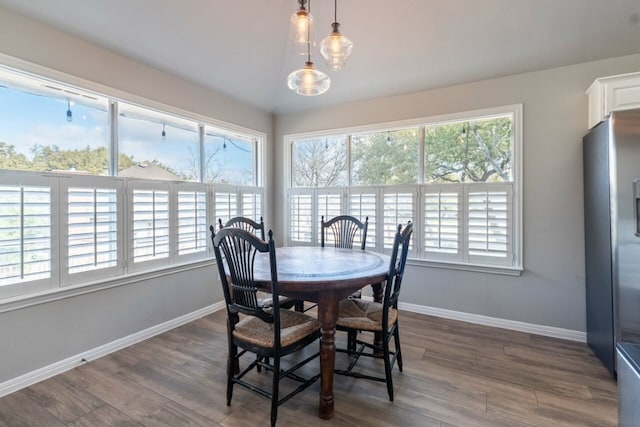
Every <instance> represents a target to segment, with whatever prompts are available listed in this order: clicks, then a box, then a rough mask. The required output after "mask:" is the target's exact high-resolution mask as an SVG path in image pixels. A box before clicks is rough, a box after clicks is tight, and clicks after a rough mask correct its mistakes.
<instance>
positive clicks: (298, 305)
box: [295, 300, 304, 313]
mask: <svg viewBox="0 0 640 427" xmlns="http://www.w3.org/2000/svg"><path fill="white" fill-rule="evenodd" d="M295 310H296V311H297V312H298V313H304V301H303V300H298V301H296V305H295Z"/></svg>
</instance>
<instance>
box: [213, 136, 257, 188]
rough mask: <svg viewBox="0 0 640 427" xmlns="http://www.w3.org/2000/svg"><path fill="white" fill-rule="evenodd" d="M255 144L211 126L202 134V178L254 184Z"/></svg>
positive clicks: (214, 181) (221, 181)
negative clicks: (226, 134) (223, 133)
mask: <svg viewBox="0 0 640 427" xmlns="http://www.w3.org/2000/svg"><path fill="white" fill-rule="evenodd" d="M254 147H255V144H254V143H253V141H251V140H250V139H243V138H239V137H227V136H224V135H221V134H220V133H219V132H216V131H215V130H213V129H211V128H208V127H207V128H206V129H205V135H204V180H205V182H209V183H215V184H232V185H255V184H256V170H255V161H254V155H255V148H254Z"/></svg>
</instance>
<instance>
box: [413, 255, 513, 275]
mask: <svg viewBox="0 0 640 427" xmlns="http://www.w3.org/2000/svg"><path fill="white" fill-rule="evenodd" d="M407 264H408V265H415V266H418V267H432V268H447V269H450V270H460V271H472V272H475V273H488V274H501V275H505V276H520V275H522V272H523V271H524V269H523V268H522V267H509V266H502V265H487V264H462V263H456V262H446V261H432V260H426V259H420V258H409V259H407Z"/></svg>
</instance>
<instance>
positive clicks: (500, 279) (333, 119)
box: [273, 55, 640, 332]
mask: <svg viewBox="0 0 640 427" xmlns="http://www.w3.org/2000/svg"><path fill="white" fill-rule="evenodd" d="M638 70H640V55H633V56H627V57H620V58H614V59H609V60H603V61H598V62H591V63H585V64H578V65H573V66H568V67H563V68H557V69H551V70H544V71H538V72H531V73H525V74H519V75H512V76H507V77H503V78H498V79H492V80H486V81H480V82H475V83H470V84H464V85H458V86H452V87H447V88H442V89H437V90H431V91H425V92H418V93H411V94H405V95H398V96H393V97H388V98H382V99H374V100H369V101H365V102H356V103H351V104H346V105H340V106H337V107H333V108H326V109H322V110H316V111H308V112H301V113H297V114H288V115H282V116H277V117H276V129H275V141H276V144H275V149H276V151H275V153H274V157H275V161H276V163H275V165H274V171H276V174H277V175H276V176H275V185H276V187H275V189H274V195H275V197H276V203H275V207H276V210H275V212H274V215H273V217H274V218H283V217H284V213H285V211H284V209H285V206H286V198H285V192H284V188H285V183H284V179H285V178H284V177H285V175H284V172H283V171H284V170H285V165H284V164H283V159H284V152H283V142H282V141H283V136H284V135H287V134H293V133H300V132H311V131H317V130H323V129H337V128H344V127H350V126H358V125H367V124H372V123H376V122H378V123H380V122H390V121H396V120H403V119H412V118H418V117H428V116H435V115H439V114H445V113H454V112H461V111H469V110H475V109H480V108H486V107H494V106H501V105H509V104H518V103H522V104H523V105H524V107H523V108H524V147H523V149H524V155H523V157H524V183H523V187H524V189H523V191H524V237H523V241H524V269H525V271H524V273H523V274H522V276H520V277H510V276H502V275H495V274H487V273H472V272H463V271H455V270H448V269H440V268H427V267H416V266H409V267H408V268H407V273H406V276H405V285H404V287H403V295H401V300H403V301H407V302H411V303H413V304H417V305H422V306H428V307H435V308H437V309H444V310H453V311H456V312H464V313H471V314H474V315H479V316H489V317H494V318H500V319H506V320H508V321H516V322H526V323H533V324H536V325H545V326H549V327H555V328H561V329H565V330H570V331H580V332H584V331H585V330H586V321H585V289H584V288H585V278H584V231H583V227H584V222H583V195H582V136H583V135H584V134H585V133H586V132H587V98H586V95H585V90H586V89H587V87H588V86H589V85H590V84H591V82H592V81H593V80H594V79H595V78H596V77H601V76H607V75H614V74H622V73H628V72H633V71H638ZM363 84H366V82H363ZM280 228H283V227H280ZM278 238H280V239H282V238H283V236H278Z"/></svg>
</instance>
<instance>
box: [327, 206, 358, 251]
mask: <svg viewBox="0 0 640 427" xmlns="http://www.w3.org/2000/svg"><path fill="white" fill-rule="evenodd" d="M368 227H369V217H366V218H365V220H364V222H362V221H360V220H359V219H358V218H356V217H354V216H351V215H339V216H336V217H333V218H331V219H330V220H328V221H326V222H325V220H324V215H323V216H322V217H321V218H320V246H322V247H323V248H324V246H325V243H331V242H333V245H334V246H335V247H336V248H345V249H353V244H354V243H355V241H356V237H360V249H362V250H364V249H365V246H366V245H367V228H368Z"/></svg>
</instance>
